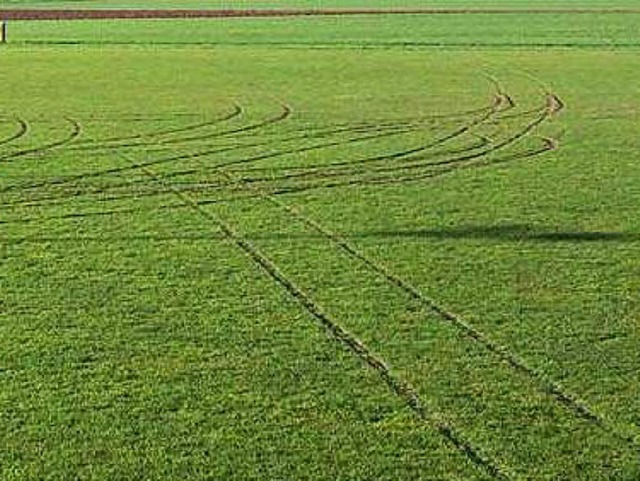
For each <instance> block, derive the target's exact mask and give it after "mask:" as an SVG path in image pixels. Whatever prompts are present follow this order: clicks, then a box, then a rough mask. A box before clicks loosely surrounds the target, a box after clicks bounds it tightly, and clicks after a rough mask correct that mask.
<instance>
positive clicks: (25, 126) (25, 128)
mask: <svg viewBox="0 0 640 481" xmlns="http://www.w3.org/2000/svg"><path fill="white" fill-rule="evenodd" d="M15 123H16V124H17V126H18V129H17V130H16V131H15V132H14V133H13V134H11V135H10V136H8V137H6V138H4V139H1V140H0V145H8V144H10V143H12V142H15V141H16V140H18V139H21V138H22V137H24V136H25V135H27V134H28V133H29V123H28V122H27V121H26V120H24V119H22V118H19V117H18V118H16V119H15Z"/></svg>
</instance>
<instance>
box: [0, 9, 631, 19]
mask: <svg viewBox="0 0 640 481" xmlns="http://www.w3.org/2000/svg"><path fill="white" fill-rule="evenodd" d="M589 13H592V14H640V8H608V9H605V8H523V9H514V8H409V9H397V8H396V9H371V8H360V9H347V8H344V9H262V10H257V9H204V10H203V9H157V10H155V9H99V10H93V9H74V10H70V9H64V10H61V9H24V8H23V9H0V19H2V20H101V19H154V18H159V19H161V18H165V19H166V18H239V17H311V16H348V15H517V14H527V15H530V14H589Z"/></svg>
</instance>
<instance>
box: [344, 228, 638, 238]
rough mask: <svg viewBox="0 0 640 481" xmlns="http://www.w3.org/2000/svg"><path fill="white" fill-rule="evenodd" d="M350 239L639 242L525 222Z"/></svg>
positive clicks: (629, 235)
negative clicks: (542, 226) (542, 227)
mask: <svg viewBox="0 0 640 481" xmlns="http://www.w3.org/2000/svg"><path fill="white" fill-rule="evenodd" d="M349 237H352V238H368V237H371V238H375V237H382V238H384V237H388V238H394V237H397V238H412V239H420V238H428V239H442V240H448V239H451V240H462V239H480V240H499V241H527V242H638V241H640V233H635V232H604V231H591V232H582V231H566V230H560V229H551V228H544V229H541V228H540V227H536V226H531V225H527V224H507V225H496V226H482V225H471V226H463V227H453V228H449V229H414V230H406V231H403V230H398V231H373V232H364V233H357V234H354V235H352V236H349Z"/></svg>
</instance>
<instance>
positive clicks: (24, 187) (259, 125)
mask: <svg viewBox="0 0 640 481" xmlns="http://www.w3.org/2000/svg"><path fill="white" fill-rule="evenodd" d="M290 114H291V109H290V107H289V106H283V112H282V113H280V114H278V115H277V116H275V117H271V118H269V119H266V120H262V121H260V122H257V123H254V124H250V125H247V126H244V127H239V128H237V129H233V130H229V131H226V132H223V133H222V134H223V135H224V134H227V133H232V132H248V131H253V130H256V129H259V128H262V127H265V126H267V125H272V124H275V123H278V122H281V121H283V120H285V119H286V118H287V117H289V115H290ZM76 137H77V135H75V136H73V137H72V138H70V139H68V140H67V141H66V142H64V143H65V144H66V143H68V142H70V141H71V140H73V139H74V138H76ZM60 145H64V144H58V145H54V144H51V145H48V146H47V148H48V149H50V148H52V147H58V146H60ZM233 149H234V147H225V148H218V149H208V150H206V151H201V152H194V153H189V154H181V155H177V156H171V157H167V158H161V159H154V160H150V161H146V162H138V163H133V164H131V165H127V166H124V167H113V168H110V169H104V170H100V171H93V172H85V173H82V174H75V175H69V176H65V177H59V178H57V179H51V180H47V181H41V182H33V183H29V184H13V185H9V186H6V187H4V188H0V194H3V193H6V192H10V191H16V190H23V191H24V190H30V189H37V188H42V187H52V186H58V185H63V184H67V183H70V182H73V181H76V180H84V179H90V178H99V177H102V176H105V175H110V174H120V173H123V172H129V171H133V170H140V169H142V168H143V167H151V166H154V165H160V164H164V163H169V162H174V161H178V160H189V159H194V158H198V157H203V156H206V155H213V154H219V153H224V152H227V151H230V150H233ZM41 150H43V149H37V150H36V149H30V150H29V151H25V152H24V153H20V155H27V154H31V153H39V152H40V151H41ZM45 150H46V149H45ZM1 160H4V159H3V158H2V157H0V161H1Z"/></svg>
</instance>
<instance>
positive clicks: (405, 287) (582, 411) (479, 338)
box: [225, 95, 636, 446]
mask: <svg viewBox="0 0 640 481" xmlns="http://www.w3.org/2000/svg"><path fill="white" fill-rule="evenodd" d="M563 107H564V104H563V102H562V101H561V99H560V98H559V97H557V96H556V95H549V96H548V97H547V104H546V110H545V115H544V116H543V117H542V118H541V119H536V121H534V122H533V123H531V124H530V125H528V126H527V127H526V128H525V129H523V130H522V131H521V132H519V133H518V134H516V135H513V136H512V137H511V138H510V139H511V140H510V141H509V142H503V143H502V144H501V145H500V147H499V149H502V148H504V147H506V146H508V145H510V144H512V143H514V142H516V141H518V140H520V139H521V138H523V137H524V136H526V135H528V134H530V133H531V132H532V131H533V130H534V129H535V128H536V127H537V126H539V125H540V124H541V123H542V122H543V121H544V120H547V119H549V118H551V117H552V116H554V115H555V114H557V113H558V112H559V111H560V110H562V108H563ZM543 140H544V141H545V144H546V145H545V147H544V148H542V149H539V150H537V151H532V152H531V153H529V154H525V156H529V155H532V154H533V155H538V154H540V153H544V152H547V151H550V150H554V149H556V148H557V141H556V140H554V139H550V138H543ZM495 150H497V149H494V151H495ZM508 160H512V159H508ZM225 175H226V176H228V178H229V179H231V180H233V177H231V175H230V174H228V173H226V172H225ZM246 185H247V188H248V189H251V190H253V191H255V192H256V193H257V194H259V195H261V196H262V198H263V199H265V200H267V201H269V202H270V203H272V204H274V205H276V206H277V207H278V208H280V209H281V210H283V211H285V212H286V213H287V214H288V215H290V216H291V217H293V218H295V219H297V220H298V221H300V222H301V223H302V224H304V225H306V226H307V227H309V228H310V229H313V230H314V231H316V232H317V233H318V234H320V235H321V236H322V237H324V238H325V239H327V240H329V241H330V242H331V243H332V244H333V245H335V246H336V247H337V248H338V249H339V250H341V251H343V252H345V253H346V254H347V255H348V256H349V257H351V258H353V259H355V260H357V261H359V262H360V263H362V264H363V265H364V266H366V267H367V268H368V269H369V270H371V271H373V272H374V273H376V274H377V275H380V276H381V277H383V278H384V279H385V280H386V281H387V282H388V283H389V284H391V285H393V286H395V287H397V288H399V289H401V290H402V291H403V292H405V294H407V295H408V296H409V297H410V298H411V299H413V300H415V301H417V302H419V303H420V304H422V305H423V306H424V307H426V308H428V309H429V310H431V311H432V312H434V313H435V314H437V315H438V316H439V317H440V318H441V319H443V320H444V321H446V322H448V323H450V324H452V325H453V326H455V327H456V328H457V329H458V330H459V331H460V332H462V333H463V334H464V335H465V336H466V337H467V338H468V339H471V340H472V341H474V342H476V343H478V344H479V345H481V346H482V347H483V348H485V349H486V350H487V351H489V352H490V353H492V354H493V355H495V356H496V357H497V358H498V359H500V360H501V361H503V362H505V363H507V364H508V365H509V366H510V367H511V368H512V369H514V370H515V371H517V372H519V373H521V374H523V375H524V376H525V377H526V378H528V379H530V380H531V381H532V382H533V383H534V384H535V385H536V386H537V388H538V389H541V391H542V392H544V393H546V394H547V395H549V396H551V397H552V398H554V399H555V400H556V401H557V402H559V403H560V404H561V405H562V406H564V407H565V408H566V409H568V410H569V411H570V412H571V413H573V414H574V415H575V416H576V417H578V418H581V419H583V420H585V421H588V422H590V423H592V424H595V425H597V426H598V427H600V428H602V429H603V430H605V431H606V432H609V433H610V434H613V435H614V436H615V437H616V438H618V439H621V440H623V441H625V442H626V443H630V444H633V445H634V446H636V442H635V440H634V439H633V438H631V437H629V436H627V435H625V434H623V433H621V432H619V430H618V429H616V428H615V427H614V426H610V425H609V424H608V423H607V422H606V421H605V420H604V418H602V417H601V416H600V415H599V414H598V413H596V412H595V411H593V409H592V408H591V407H589V406H588V405H587V404H586V403H585V402H583V401H582V400H579V399H578V398H577V397H576V396H574V395H573V394H571V393H569V392H568V391H567V390H565V388H563V387H562V386H561V385H560V384H559V383H557V382H555V381H553V380H552V379H549V378H548V376H546V375H544V374H543V373H541V372H539V371H538V370H536V369H535V368H533V367H531V366H530V365H528V364H527V363H526V361H524V359H522V358H520V357H519V356H518V355H517V354H515V353H514V352H512V351H510V350H509V349H508V348H506V347H504V346H502V345H501V344H499V343H497V342H496V341H494V340H493V339H491V338H490V337H489V336H488V335H487V334H485V333H484V332H482V331H480V330H479V329H477V328H476V327H474V326H473V325H472V324H470V323H468V322H467V321H466V320H464V319H463V318H462V317H461V316H460V315H458V314H456V313H454V312H452V311H450V310H448V309H447V308H446V307H444V306H443V305H442V304H440V303H439V302H437V301H436V300H435V299H434V298H432V297H430V296H428V295H427V294H425V293H423V292H422V291H421V290H419V289H418V288H417V287H415V286H414V285H413V284H411V283H410V282H409V281H407V280H405V279H403V278H402V277H400V276H399V275H397V274H395V273H394V272H393V271H392V270H391V269H390V268H388V267H386V266H384V265H383V264H382V263H380V262H378V261H377V260H375V259H374V258H372V257H370V256H368V255H366V254H365V253H364V252H363V251H361V250H360V249H358V248H357V247H355V246H354V245H353V244H352V243H350V242H349V241H347V239H346V238H344V237H343V236H341V235H340V234H338V233H335V232H333V231H331V230H329V229H328V228H326V227H324V226H323V225H322V224H320V223H319V222H317V221H315V220H313V219H312V218H311V217H309V216H308V215H305V214H304V213H303V212H302V211H301V210H300V209H299V208H297V207H295V206H292V205H290V204H287V203H285V202H283V201H281V200H280V199H279V198H277V197H276V196H275V195H274V194H273V193H270V192H268V191H262V190H260V189H259V188H257V187H256V186H253V185H251V184H246Z"/></svg>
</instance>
